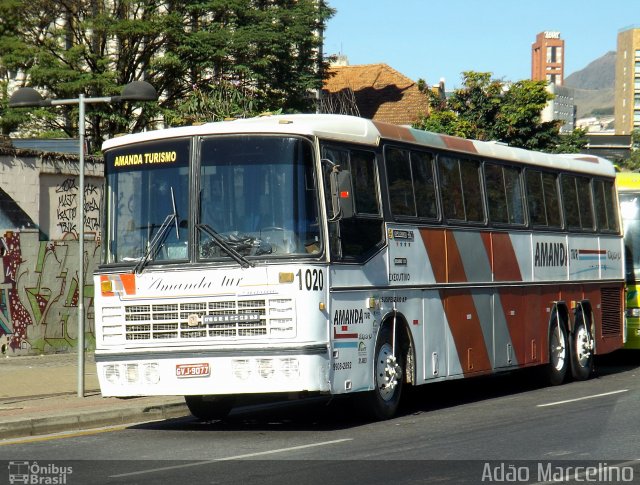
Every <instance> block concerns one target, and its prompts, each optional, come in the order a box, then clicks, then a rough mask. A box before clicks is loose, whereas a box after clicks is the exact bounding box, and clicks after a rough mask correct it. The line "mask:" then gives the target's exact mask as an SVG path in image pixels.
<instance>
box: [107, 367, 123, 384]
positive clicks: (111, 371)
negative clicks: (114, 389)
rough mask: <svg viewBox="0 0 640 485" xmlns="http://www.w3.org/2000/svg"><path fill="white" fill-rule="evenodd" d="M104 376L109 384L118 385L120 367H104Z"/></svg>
mask: <svg viewBox="0 0 640 485" xmlns="http://www.w3.org/2000/svg"><path fill="white" fill-rule="evenodd" d="M104 376H105V377H106V378H107V381H109V383H110V384H120V366H119V365H118V364H109V365H105V366H104Z"/></svg>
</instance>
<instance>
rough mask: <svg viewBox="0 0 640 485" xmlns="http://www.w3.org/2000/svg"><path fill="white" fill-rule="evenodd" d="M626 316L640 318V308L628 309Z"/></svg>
mask: <svg viewBox="0 0 640 485" xmlns="http://www.w3.org/2000/svg"><path fill="white" fill-rule="evenodd" d="M624 314H625V316H627V317H631V318H638V317H640V308H627V309H626V310H625V312H624Z"/></svg>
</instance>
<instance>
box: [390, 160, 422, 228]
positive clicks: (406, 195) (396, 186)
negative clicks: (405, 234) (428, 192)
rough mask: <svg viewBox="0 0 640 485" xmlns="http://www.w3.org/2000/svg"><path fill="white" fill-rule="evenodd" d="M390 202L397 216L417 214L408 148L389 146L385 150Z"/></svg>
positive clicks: (413, 215) (392, 211)
mask: <svg viewBox="0 0 640 485" xmlns="http://www.w3.org/2000/svg"><path fill="white" fill-rule="evenodd" d="M385 162H386V168H387V181H388V184H389V202H390V203H391V213H392V214H393V215H395V216H412V217H415V216H416V202H415V199H414V196H413V182H412V181H411V157H410V155H409V151H408V150H398V149H395V148H389V149H387V150H386V152H385Z"/></svg>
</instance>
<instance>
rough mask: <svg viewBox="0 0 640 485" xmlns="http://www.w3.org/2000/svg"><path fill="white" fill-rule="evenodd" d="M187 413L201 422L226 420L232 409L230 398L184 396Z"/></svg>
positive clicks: (231, 399)
mask: <svg viewBox="0 0 640 485" xmlns="http://www.w3.org/2000/svg"><path fill="white" fill-rule="evenodd" d="M184 400H185V402H186V403H187V407H188V408H189V412H191V414H193V415H194V416H195V417H196V418H198V419H200V420H202V421H213V420H216V419H224V418H226V417H227V416H228V415H229V413H230V412H231V409H232V408H233V404H234V402H233V398H232V397H230V396H185V397H184Z"/></svg>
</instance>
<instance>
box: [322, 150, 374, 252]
mask: <svg viewBox="0 0 640 485" xmlns="http://www.w3.org/2000/svg"><path fill="white" fill-rule="evenodd" d="M322 157H323V158H326V159H328V160H331V161H332V162H333V163H335V164H338V165H341V166H342V167H343V168H344V169H345V170H349V171H350V172H351V177H352V183H353V199H354V205H355V214H354V217H351V218H349V219H342V220H339V221H338V222H334V223H330V227H329V233H330V236H329V237H330V248H331V254H332V256H333V257H335V258H338V259H342V258H345V259H351V260H361V259H363V258H366V257H367V255H368V254H369V253H370V252H371V251H373V250H374V248H375V247H376V246H377V245H379V244H381V243H382V242H383V240H384V227H383V223H382V216H381V213H380V204H379V197H378V173H377V170H376V163H375V162H376V155H375V153H374V152H370V151H365V150H357V149H349V148H334V147H323V151H322ZM329 173H330V168H329V167H325V168H324V170H323V175H324V187H325V195H326V194H329V197H330V193H331V192H330V189H329ZM327 207H328V208H330V207H331V203H330V201H328V202H327Z"/></svg>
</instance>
